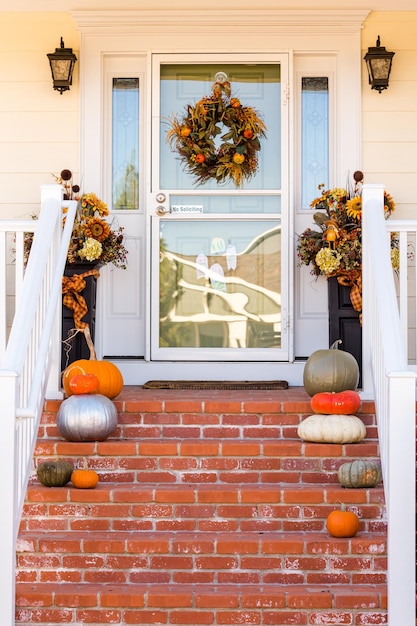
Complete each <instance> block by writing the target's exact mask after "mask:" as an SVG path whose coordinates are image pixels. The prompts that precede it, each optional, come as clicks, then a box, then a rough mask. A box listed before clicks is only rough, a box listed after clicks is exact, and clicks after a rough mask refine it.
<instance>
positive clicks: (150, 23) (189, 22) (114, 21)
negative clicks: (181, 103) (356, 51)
mask: <svg viewBox="0 0 417 626" xmlns="http://www.w3.org/2000/svg"><path fill="white" fill-rule="evenodd" d="M369 13H370V11H364V10H355V9H352V10H340V11H338V10H330V11H324V10H317V11H316V10H306V11H301V10H288V11H287V10H264V11H262V10H256V11H245V10H240V11H235V10H233V11H231V10H229V9H227V10H224V11H210V10H207V11H205V10H203V11H188V10H187V11H184V10H171V11H149V10H144V11H141V10H138V11H129V10H127V11H120V10H118V11H72V12H71V15H72V17H73V18H74V20H75V23H76V24H77V27H78V28H79V29H80V30H81V31H82V32H84V33H87V32H90V33H91V32H95V33H110V32H112V33H114V32H119V33H132V32H141V31H146V32H148V33H150V32H154V33H163V32H166V31H169V32H170V33H172V32H173V31H175V33H176V34H186V33H195V32H198V31H208V30H212V32H213V33H216V34H218V33H227V34H229V35H230V34H231V33H233V32H239V33H240V34H242V35H243V34H248V33H252V34H253V32H259V30H261V31H262V32H264V33H266V34H267V33H274V34H313V33H314V34H315V35H319V34H333V35H334V34H353V33H356V32H358V31H359V30H360V29H361V28H362V25H363V23H364V21H365V19H366V18H367V16H368V15H369ZM213 29H214V30H213Z"/></svg>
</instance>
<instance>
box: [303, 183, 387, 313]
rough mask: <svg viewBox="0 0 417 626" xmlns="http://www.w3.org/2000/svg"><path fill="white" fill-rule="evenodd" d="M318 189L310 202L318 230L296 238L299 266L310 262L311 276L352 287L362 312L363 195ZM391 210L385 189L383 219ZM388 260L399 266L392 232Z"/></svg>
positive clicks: (355, 302) (353, 298) (308, 230)
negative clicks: (317, 192) (335, 278)
mask: <svg viewBox="0 0 417 626" xmlns="http://www.w3.org/2000/svg"><path fill="white" fill-rule="evenodd" d="M356 174H361V173H360V172H355V175H356ZM355 175H354V176H355ZM355 180H356V178H355ZM319 191H320V194H321V195H320V197H318V198H316V199H315V200H313V201H312V202H311V204H310V206H311V208H312V209H316V213H315V214H314V216H313V219H314V222H315V224H316V226H317V229H313V228H307V229H306V230H305V231H304V232H303V233H302V234H301V235H300V236H299V238H298V245H297V255H298V258H299V265H311V273H312V274H313V275H315V276H325V277H326V278H331V277H333V276H336V277H337V280H338V282H339V283H341V284H342V285H346V286H349V287H351V301H352V304H353V306H354V308H355V309H356V310H358V311H361V309H362V297H361V294H362V282H361V278H362V227H361V217H362V197H361V195H360V193H358V194H357V195H354V194H352V195H351V194H349V193H348V191H346V189H342V188H335V189H329V190H326V189H325V188H324V185H319ZM394 210H395V203H394V200H393V199H392V197H391V196H390V195H389V194H388V193H386V192H385V193H384V212H385V218H386V219H388V218H389V217H390V215H391V214H392V212H393V211H394ZM391 263H392V266H393V268H394V269H398V267H399V250H398V239H397V238H396V237H395V235H393V236H392V237H391Z"/></svg>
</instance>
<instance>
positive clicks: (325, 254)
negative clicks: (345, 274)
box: [316, 248, 342, 274]
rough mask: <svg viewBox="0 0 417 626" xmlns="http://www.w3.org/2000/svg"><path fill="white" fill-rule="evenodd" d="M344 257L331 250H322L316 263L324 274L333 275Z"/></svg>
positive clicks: (317, 256)
mask: <svg viewBox="0 0 417 626" xmlns="http://www.w3.org/2000/svg"><path fill="white" fill-rule="evenodd" d="M341 260H342V256H341V255H340V254H339V253H338V252H336V250H332V249H331V248H322V249H321V250H319V252H317V254H316V263H317V265H318V266H319V268H320V270H321V271H322V272H323V273H324V274H333V273H334V272H335V271H336V270H337V269H339V266H340V261H341Z"/></svg>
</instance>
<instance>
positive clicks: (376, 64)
mask: <svg viewBox="0 0 417 626" xmlns="http://www.w3.org/2000/svg"><path fill="white" fill-rule="evenodd" d="M394 54H395V52H388V50H386V49H385V48H384V47H383V46H381V39H380V37H379V35H378V39H377V40H376V46H375V47H372V48H368V52H367V53H366V54H365V56H364V57H363V58H364V60H365V61H366V67H367V68H368V75H369V84H370V85H372V89H376V90H377V91H379V93H381V91H383V90H384V89H387V88H388V81H389V75H390V73H391V65H392V57H393V56H394Z"/></svg>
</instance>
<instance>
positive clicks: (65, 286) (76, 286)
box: [62, 270, 100, 330]
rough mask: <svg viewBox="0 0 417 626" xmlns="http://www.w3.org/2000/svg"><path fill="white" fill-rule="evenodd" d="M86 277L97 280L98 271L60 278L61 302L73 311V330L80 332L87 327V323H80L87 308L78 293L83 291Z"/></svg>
mask: <svg viewBox="0 0 417 626" xmlns="http://www.w3.org/2000/svg"><path fill="white" fill-rule="evenodd" d="M88 276H94V277H95V278H97V277H98V276H100V272H99V271H98V270H89V271H88V272H84V274H74V275H73V276H63V277H62V293H63V299H62V302H63V304H64V305H65V306H66V307H68V308H69V309H71V310H72V311H74V324H75V328H78V329H80V330H83V329H84V328H86V327H88V324H87V322H83V321H82V318H83V317H84V315H85V314H86V313H87V311H88V307H87V303H86V301H85V298H84V297H83V296H82V295H81V294H80V291H83V290H84V289H85V286H86V282H85V280H84V279H85V278H87V277H88Z"/></svg>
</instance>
